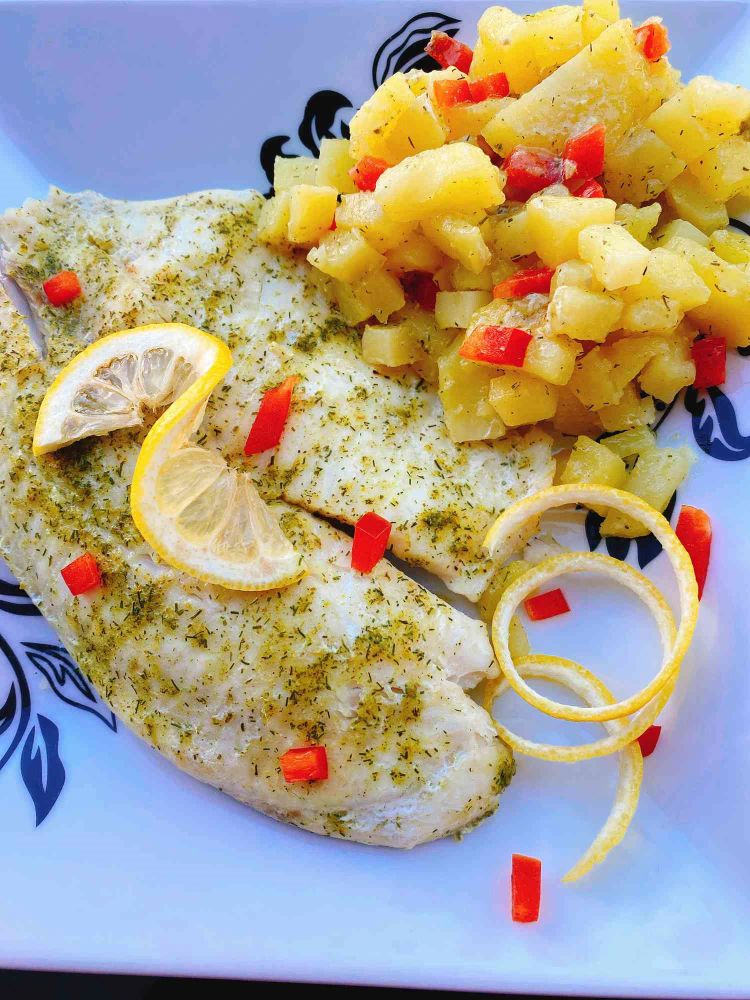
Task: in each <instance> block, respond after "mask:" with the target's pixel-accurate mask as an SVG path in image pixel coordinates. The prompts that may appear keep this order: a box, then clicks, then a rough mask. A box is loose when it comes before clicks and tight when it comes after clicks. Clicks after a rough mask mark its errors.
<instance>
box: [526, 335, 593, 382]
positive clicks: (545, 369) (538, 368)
mask: <svg viewBox="0 0 750 1000" xmlns="http://www.w3.org/2000/svg"><path fill="white" fill-rule="evenodd" d="M579 350H580V348H579V346H578V344H576V343H575V342H574V341H572V340H569V339H568V338H567V337H553V336H548V335H546V334H544V333H542V332H541V331H539V332H537V333H534V335H533V339H532V341H531V343H530V344H529V346H528V348H527V350H526V357H525V358H524V360H523V370H524V371H525V372H527V373H528V374H529V375H534V376H535V377H536V378H538V379H542V380H543V381H545V382H549V383H551V384H552V385H567V384H568V382H570V377H571V375H572V374H573V369H574V368H575V363H576V358H577V357H578V352H579Z"/></svg>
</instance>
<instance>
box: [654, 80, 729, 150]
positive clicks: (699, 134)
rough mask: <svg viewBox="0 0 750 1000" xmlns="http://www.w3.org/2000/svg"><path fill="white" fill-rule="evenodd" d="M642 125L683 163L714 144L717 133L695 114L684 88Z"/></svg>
mask: <svg viewBox="0 0 750 1000" xmlns="http://www.w3.org/2000/svg"><path fill="white" fill-rule="evenodd" d="M644 124H645V126H646V128H650V129H652V130H653V131H654V132H655V133H656V135H658V137H659V138H660V139H661V140H662V141H663V142H665V143H666V144H667V146H669V148H670V149H671V150H672V151H673V152H674V153H675V155H676V156H678V157H679V158H680V159H681V160H685V162H686V163H689V162H690V160H694V159H696V158H697V157H698V156H700V155H701V154H702V153H705V152H706V150H707V149H710V148H711V146H712V145H713V144H714V143H715V142H716V133H715V132H714V131H713V130H712V129H711V128H707V127H706V125H705V124H704V123H703V122H702V121H701V120H700V119H699V118H698V116H697V115H696V114H695V112H694V110H693V106H692V101H691V97H690V94H689V92H688V90H687V88H684V89H682V90H680V91H679V93H677V94H675V95H674V97H672V98H670V100H668V101H666V102H665V103H664V104H662V106H661V107H660V108H657V109H656V111H654V112H653V113H652V114H651V115H650V116H649V117H648V118H647V119H646V121H645V123H644Z"/></svg>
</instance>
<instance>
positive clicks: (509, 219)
mask: <svg viewBox="0 0 750 1000" xmlns="http://www.w3.org/2000/svg"><path fill="white" fill-rule="evenodd" d="M480 229H481V230H482V235H483V236H484V239H485V241H486V242H487V243H488V244H489V246H490V247H491V249H492V250H494V252H495V253H496V254H498V255H499V256H500V257H505V258H508V259H512V258H513V257H525V256H526V255H527V254H530V253H532V252H533V250H534V242H533V240H532V238H531V230H530V228H529V216H528V212H527V211H526V209H525V208H524V209H521V211H520V212H514V213H513V214H512V215H492V216H490V218H489V219H487V220H486V221H485V222H484V223H483V224H482V225H481V226H480Z"/></svg>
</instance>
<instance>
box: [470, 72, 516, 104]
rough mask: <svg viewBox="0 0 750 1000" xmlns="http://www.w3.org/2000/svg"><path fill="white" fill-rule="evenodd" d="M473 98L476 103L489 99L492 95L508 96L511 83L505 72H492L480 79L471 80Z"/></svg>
mask: <svg viewBox="0 0 750 1000" xmlns="http://www.w3.org/2000/svg"><path fill="white" fill-rule="evenodd" d="M469 90H470V92H471V99H472V101H473V102H474V103H475V104H480V103H481V102H482V101H487V100H489V98H490V97H507V96H508V94H509V93H510V84H509V83H508V77H507V76H506V75H505V73H491V74H490V75H489V76H483V77H481V78H480V79H479V80H469Z"/></svg>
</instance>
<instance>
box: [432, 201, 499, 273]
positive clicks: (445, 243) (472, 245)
mask: <svg viewBox="0 0 750 1000" xmlns="http://www.w3.org/2000/svg"><path fill="white" fill-rule="evenodd" d="M422 232H423V233H424V234H425V236H426V237H427V239H428V240H430V242H432V243H434V244H435V246H436V247H437V248H438V249H439V250H442V251H443V253H444V254H446V256H448V257H451V258H453V260H457V261H459V262H460V263H461V264H463V266H464V267H465V268H467V270H469V271H472V272H473V273H474V274H479V273H480V271H483V270H484V269H485V267H487V265H488V264H489V262H490V257H491V256H492V255H491V253H490V250H489V247H488V246H487V244H486V243H485V242H484V239H483V237H482V231H481V230H480V228H479V226H475V225H474V224H473V223H472V222H470V221H469V220H468V219H466V218H463V217H462V216H460V215H436V216H434V217H433V218H431V219H425V220H424V221H423V222H422Z"/></svg>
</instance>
